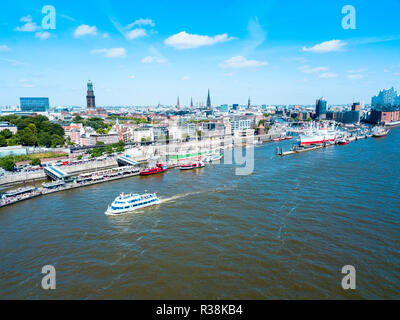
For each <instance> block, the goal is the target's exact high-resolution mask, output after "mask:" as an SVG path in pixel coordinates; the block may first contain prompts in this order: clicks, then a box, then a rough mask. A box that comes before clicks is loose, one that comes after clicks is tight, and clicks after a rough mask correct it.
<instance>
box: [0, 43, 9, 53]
mask: <svg viewBox="0 0 400 320" xmlns="http://www.w3.org/2000/svg"><path fill="white" fill-rule="evenodd" d="M4 51H11V49H10V47H9V46H7V45H5V44H2V45H0V52H4Z"/></svg>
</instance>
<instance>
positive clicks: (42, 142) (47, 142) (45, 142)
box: [38, 132, 51, 148]
mask: <svg viewBox="0 0 400 320" xmlns="http://www.w3.org/2000/svg"><path fill="white" fill-rule="evenodd" d="M38 144H39V146H44V147H47V148H50V147H51V135H50V133H48V132H40V133H39V137H38Z"/></svg>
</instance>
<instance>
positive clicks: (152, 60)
mask: <svg viewBox="0 0 400 320" xmlns="http://www.w3.org/2000/svg"><path fill="white" fill-rule="evenodd" d="M142 62H143V63H166V62H168V60H167V59H164V58H161V57H155V56H147V57H144V58H143V59H142Z"/></svg>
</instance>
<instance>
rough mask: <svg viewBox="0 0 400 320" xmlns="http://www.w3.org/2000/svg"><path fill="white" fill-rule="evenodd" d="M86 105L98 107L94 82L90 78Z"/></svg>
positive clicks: (92, 107)
mask: <svg viewBox="0 0 400 320" xmlns="http://www.w3.org/2000/svg"><path fill="white" fill-rule="evenodd" d="M86 107H87V108H88V109H95V108H96V102H95V96H94V91H93V83H92V81H90V80H89V81H88V83H87V95H86Z"/></svg>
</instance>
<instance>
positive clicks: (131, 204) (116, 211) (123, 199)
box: [105, 193, 161, 216]
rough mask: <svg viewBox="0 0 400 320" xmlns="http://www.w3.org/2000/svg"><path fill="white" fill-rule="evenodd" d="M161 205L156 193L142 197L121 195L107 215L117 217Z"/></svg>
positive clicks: (138, 195) (109, 207) (110, 207)
mask: <svg viewBox="0 0 400 320" xmlns="http://www.w3.org/2000/svg"><path fill="white" fill-rule="evenodd" d="M160 203H161V201H160V199H158V197H157V195H156V194H155V193H146V194H142V195H140V194H133V193H131V194H124V193H121V194H120V195H119V196H118V197H116V198H115V200H114V201H113V203H112V204H111V205H110V206H108V209H107V211H106V212H105V214H106V215H108V216H117V215H121V214H124V213H127V212H132V211H135V210H138V209H142V208H145V207H150V206H153V205H155V204H160Z"/></svg>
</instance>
